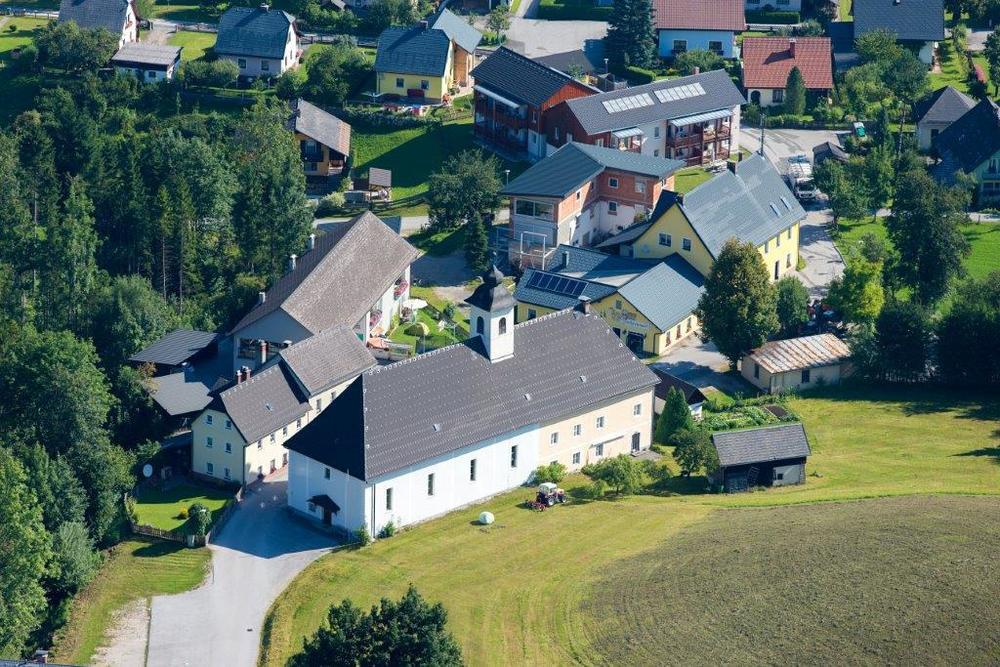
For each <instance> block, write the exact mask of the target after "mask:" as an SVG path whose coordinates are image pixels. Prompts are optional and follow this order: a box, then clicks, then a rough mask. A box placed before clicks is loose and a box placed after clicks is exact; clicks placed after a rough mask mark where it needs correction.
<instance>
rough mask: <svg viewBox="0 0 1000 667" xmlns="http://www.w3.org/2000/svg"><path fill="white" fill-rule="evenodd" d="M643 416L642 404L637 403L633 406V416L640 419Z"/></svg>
mask: <svg viewBox="0 0 1000 667" xmlns="http://www.w3.org/2000/svg"><path fill="white" fill-rule="evenodd" d="M641 414H642V403H636V404H635V405H633V406H632V415H633V416H635V417H638V416H639V415H641Z"/></svg>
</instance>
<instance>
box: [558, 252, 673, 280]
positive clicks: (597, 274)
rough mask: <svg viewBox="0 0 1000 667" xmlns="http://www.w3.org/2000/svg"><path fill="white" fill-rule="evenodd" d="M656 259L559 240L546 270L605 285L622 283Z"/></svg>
mask: <svg viewBox="0 0 1000 667" xmlns="http://www.w3.org/2000/svg"><path fill="white" fill-rule="evenodd" d="M658 263H659V260H655V259H633V258H631V257H622V256H620V255H609V254H607V253H604V252H601V251H600V250H594V249H593V248H581V247H579V246H574V245H566V244H565V243H560V244H559V246H558V247H557V248H556V252H554V253H552V263H551V264H550V265H549V271H555V272H557V273H561V274H563V275H565V276H572V277H574V278H580V279H583V280H593V281H595V282H599V283H605V284H608V285H624V284H625V283H626V282H627V281H629V280H631V279H632V278H635V277H636V276H638V275H641V274H643V273H645V272H646V271H648V270H649V269H651V268H653V266H655V265H656V264H658Z"/></svg>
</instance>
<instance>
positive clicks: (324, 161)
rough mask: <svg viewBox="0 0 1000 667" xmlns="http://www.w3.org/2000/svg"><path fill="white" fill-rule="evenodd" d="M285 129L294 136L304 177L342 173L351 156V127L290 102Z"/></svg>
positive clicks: (298, 102) (305, 104) (313, 108)
mask: <svg viewBox="0 0 1000 667" xmlns="http://www.w3.org/2000/svg"><path fill="white" fill-rule="evenodd" d="M291 108H292V115H291V117H290V118H289V119H288V129H289V130H291V131H292V132H294V133H295V141H296V142H297V143H298V144H299V152H300V154H301V156H302V168H303V170H304V171H305V173H306V176H322V177H329V176H335V175H338V174H341V173H343V171H344V168H345V166H346V165H347V159H348V158H349V157H350V155H351V126H350V125H348V124H347V123H345V122H344V121H342V120H341V119H339V118H337V117H336V116H334V115H333V114H331V113H327V112H326V111H323V110H322V109H320V108H319V107H317V106H316V105H314V104H310V103H309V102H306V101H305V100H303V99H298V100H293V101H292V103H291Z"/></svg>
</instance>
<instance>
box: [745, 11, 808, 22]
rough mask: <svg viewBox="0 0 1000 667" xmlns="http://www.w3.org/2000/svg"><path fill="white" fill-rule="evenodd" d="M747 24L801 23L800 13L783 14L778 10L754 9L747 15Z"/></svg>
mask: <svg viewBox="0 0 1000 667" xmlns="http://www.w3.org/2000/svg"><path fill="white" fill-rule="evenodd" d="M746 16H747V23H783V24H792V23H798V22H799V13H798V12H783V11H779V10H776V9H753V10H749V11H747V13H746Z"/></svg>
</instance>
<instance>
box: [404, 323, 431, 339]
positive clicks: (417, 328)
mask: <svg viewBox="0 0 1000 667" xmlns="http://www.w3.org/2000/svg"><path fill="white" fill-rule="evenodd" d="M405 331H406V335H407V336H418V337H422V336H426V335H427V334H429V333H430V331H429V330H428V328H427V325H426V324H424V323H423V322H414V323H413V324H411V325H410V326H408V327H406V329H405Z"/></svg>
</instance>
